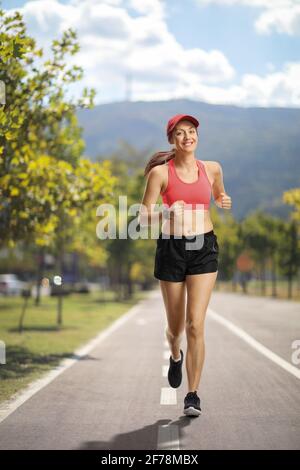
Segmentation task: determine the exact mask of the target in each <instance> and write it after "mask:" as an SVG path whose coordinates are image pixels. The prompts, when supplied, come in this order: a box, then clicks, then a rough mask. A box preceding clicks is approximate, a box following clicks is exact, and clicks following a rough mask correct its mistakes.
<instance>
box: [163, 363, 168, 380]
mask: <svg viewBox="0 0 300 470" xmlns="http://www.w3.org/2000/svg"><path fill="white" fill-rule="evenodd" d="M168 370H169V366H166V365H163V366H162V376H163V377H168Z"/></svg>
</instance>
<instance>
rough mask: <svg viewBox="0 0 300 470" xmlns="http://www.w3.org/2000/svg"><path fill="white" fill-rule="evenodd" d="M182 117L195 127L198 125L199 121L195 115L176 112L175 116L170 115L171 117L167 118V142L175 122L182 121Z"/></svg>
mask: <svg viewBox="0 0 300 470" xmlns="http://www.w3.org/2000/svg"><path fill="white" fill-rule="evenodd" d="M184 119H186V120H187V121H191V122H192V123H193V124H194V125H195V126H196V127H198V126H199V121H198V120H197V119H196V118H195V117H193V116H189V115H188V114H176V115H175V116H173V117H171V119H169V121H168V125H167V136H168V141H169V142H170V137H171V133H172V131H173V130H174V128H175V126H176V124H178V122H179V121H183V120H184ZM170 143H171V142H170Z"/></svg>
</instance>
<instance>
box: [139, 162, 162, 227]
mask: <svg viewBox="0 0 300 470" xmlns="http://www.w3.org/2000/svg"><path fill="white" fill-rule="evenodd" d="M161 187H162V174H161V169H160V168H158V167H157V166H155V167H153V168H152V169H151V170H150V171H149V173H148V175H147V182H146V186H145V190H144V194H143V198H142V202H141V207H140V211H139V216H138V221H139V224H140V226H148V225H154V224H157V223H159V222H161V221H162V218H163V211H162V210H161V211H157V210H154V206H155V204H156V202H157V199H158V197H159V195H160V191H161Z"/></svg>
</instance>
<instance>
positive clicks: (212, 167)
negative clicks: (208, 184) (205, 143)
mask: <svg viewBox="0 0 300 470" xmlns="http://www.w3.org/2000/svg"><path fill="white" fill-rule="evenodd" d="M200 161H201V162H202V163H203V164H204V166H205V169H207V170H208V171H210V172H211V173H218V171H219V170H220V168H221V165H220V163H219V162H216V161H214V160H200Z"/></svg>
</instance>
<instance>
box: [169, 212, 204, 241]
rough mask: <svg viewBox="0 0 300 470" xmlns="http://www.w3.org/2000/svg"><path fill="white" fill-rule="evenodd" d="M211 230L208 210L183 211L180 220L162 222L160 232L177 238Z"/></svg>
mask: <svg viewBox="0 0 300 470" xmlns="http://www.w3.org/2000/svg"><path fill="white" fill-rule="evenodd" d="M211 230H213V224H212V221H211V218H210V213H209V210H199V209H190V210H185V212H184V214H183V217H182V218H180V219H179V218H176V219H174V220H167V219H165V220H163V222H162V226H161V231H162V232H163V233H166V234H169V235H170V234H174V235H177V236H191V235H197V234H200V233H206V232H210V231H211Z"/></svg>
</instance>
